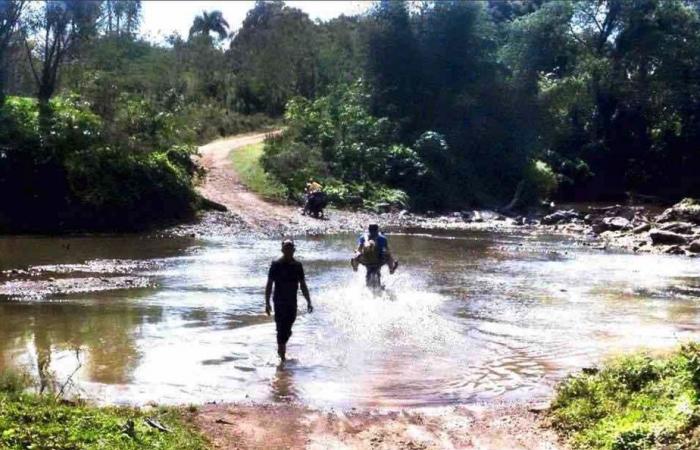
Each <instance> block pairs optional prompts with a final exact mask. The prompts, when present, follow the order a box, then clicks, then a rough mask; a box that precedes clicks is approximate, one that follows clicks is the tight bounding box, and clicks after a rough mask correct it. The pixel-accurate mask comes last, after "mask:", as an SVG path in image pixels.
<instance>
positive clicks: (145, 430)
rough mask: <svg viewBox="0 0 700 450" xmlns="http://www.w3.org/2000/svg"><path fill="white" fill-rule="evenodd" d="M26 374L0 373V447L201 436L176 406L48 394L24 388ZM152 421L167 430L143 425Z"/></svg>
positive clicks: (196, 439)
mask: <svg viewBox="0 0 700 450" xmlns="http://www.w3.org/2000/svg"><path fill="white" fill-rule="evenodd" d="M28 380H29V378H28V377H27V376H26V375H23V374H17V373H14V372H12V373H9V372H4V373H0V448H3V449H7V450H24V449H34V448H36V449H53V450H64V449H65V450H69V449H70V450H74V449H75V450H77V449H86V450H87V449H110V450H132V449H134V450H135V449H143V448H153V449H155V448H160V449H173V450H177V449H182V450H185V449H186V450H199V449H202V450H203V449H205V448H207V445H206V442H205V440H204V439H203V438H202V437H201V436H200V435H199V434H198V433H196V432H195V431H193V427H191V426H190V425H188V424H187V423H186V421H185V419H184V417H183V413H182V412H181V411H180V410H177V409H174V408H158V409H153V410H151V411H150V412H148V413H146V412H144V411H142V410H140V409H136V408H124V407H123V408H116V407H107V408H98V407H95V406H92V405H89V404H86V403H84V402H81V401H70V402H69V401H64V400H63V399H60V398H56V397H54V395H52V394H45V395H37V394H32V393H28V392H26V391H25V390H26V388H27V387H28ZM147 420H151V421H152V422H154V421H155V422H157V423H158V424H160V425H162V426H163V427H166V428H167V429H168V430H169V432H163V431H161V430H158V429H156V428H154V427H153V426H150V425H148V423H147V422H146V421H147Z"/></svg>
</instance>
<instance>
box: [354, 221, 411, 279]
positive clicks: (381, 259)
mask: <svg viewBox="0 0 700 450" xmlns="http://www.w3.org/2000/svg"><path fill="white" fill-rule="evenodd" d="M360 264H363V265H365V266H367V267H370V266H375V267H376V266H380V267H381V266H383V265H384V264H386V265H388V266H389V273H390V274H393V273H394V272H395V271H396V268H397V267H398V266H399V262H398V261H396V260H395V259H394V258H393V257H392V256H391V252H390V251H389V240H388V239H387V238H386V236H384V235H383V234H382V233H380V232H379V225H377V224H376V223H373V224H370V226H369V227H367V233H364V234H362V235H360V237H359V238H358V239H357V251H356V252H355V256H354V257H353V258H352V259H350V265H351V266H352V270H354V271H357V267H358V266H359V265H360Z"/></svg>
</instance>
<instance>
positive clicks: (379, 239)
mask: <svg viewBox="0 0 700 450" xmlns="http://www.w3.org/2000/svg"><path fill="white" fill-rule="evenodd" d="M368 240H373V241H374V242H375V244H376V245H377V249H378V251H379V256H380V257H382V256H384V253H385V252H386V249H387V248H388V247H389V240H388V239H387V238H386V237H385V236H384V235H383V234H382V233H379V234H377V235H376V236H374V237H372V236H370V235H369V233H365V234H361V235H360V237H359V238H358V239H357V245H365V242H366V241H368Z"/></svg>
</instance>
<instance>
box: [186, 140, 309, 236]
mask: <svg viewBox="0 0 700 450" xmlns="http://www.w3.org/2000/svg"><path fill="white" fill-rule="evenodd" d="M268 134H269V133H251V134H244V135H238V136H233V137H228V138H224V139H220V140H217V141H214V142H211V143H209V144H207V145H203V146H201V147H199V154H200V158H201V159H200V164H201V165H202V166H203V167H204V168H205V169H206V170H207V174H206V177H205V179H204V181H203V183H202V184H201V185H200V187H199V189H198V190H199V193H200V194H201V195H203V196H204V197H206V198H208V199H210V200H213V201H215V202H217V203H220V204H222V205H224V206H226V207H227V208H228V210H229V211H230V212H232V213H234V214H237V215H239V216H240V217H241V218H242V219H243V220H244V221H245V222H246V223H247V224H248V225H249V226H250V227H251V228H252V229H254V230H266V231H268V232H269V231H272V230H279V229H280V228H284V227H286V225H287V224H289V223H290V222H292V221H296V220H299V219H298V218H299V217H300V215H299V214H298V212H297V211H296V209H295V208H292V207H291V206H288V205H280V204H274V203H270V202H266V201H263V200H262V199H261V198H260V197H258V196H257V195H255V194H254V193H252V192H249V191H248V190H247V189H246V188H245V186H244V185H243V184H242V183H241V181H240V179H239V177H238V175H237V174H236V171H235V170H234V169H233V166H232V165H231V160H230V158H229V155H230V153H231V152H232V151H235V150H236V149H239V148H241V147H245V146H247V145H251V144H257V143H259V142H262V141H263V140H264V139H265V137H266V136H267V135H268Z"/></svg>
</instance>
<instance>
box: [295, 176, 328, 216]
mask: <svg viewBox="0 0 700 450" xmlns="http://www.w3.org/2000/svg"><path fill="white" fill-rule="evenodd" d="M304 193H305V194H306V195H305V197H306V199H305V201H304V207H303V208H302V211H301V213H302V214H303V215H306V214H315V215H322V214H323V209H324V208H325V207H326V205H327V204H328V199H327V197H326V194H325V193H324V192H323V186H321V184H320V183H318V182H317V181H315V180H314V179H313V178H309V181H308V183H306V187H305V188H304Z"/></svg>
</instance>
